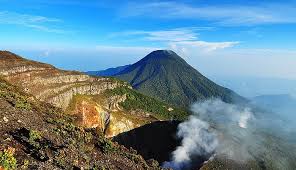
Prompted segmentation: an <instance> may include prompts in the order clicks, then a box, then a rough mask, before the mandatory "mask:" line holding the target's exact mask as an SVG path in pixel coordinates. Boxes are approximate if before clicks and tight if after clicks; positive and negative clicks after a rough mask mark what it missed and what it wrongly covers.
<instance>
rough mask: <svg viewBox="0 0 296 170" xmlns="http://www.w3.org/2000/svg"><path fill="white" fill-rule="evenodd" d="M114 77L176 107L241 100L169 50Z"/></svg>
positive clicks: (153, 53) (147, 57) (152, 56)
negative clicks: (213, 100) (219, 99)
mask: <svg viewBox="0 0 296 170" xmlns="http://www.w3.org/2000/svg"><path fill="white" fill-rule="evenodd" d="M114 76H115V77H117V78H119V79H121V80H124V81H128V82H129V83H130V84H131V85H132V86H133V87H134V88H135V89H137V90H139V91H140V92H142V93H144V94H146V95H150V96H153V97H156V98H158V99H161V100H163V101H166V102H169V103H171V104H175V105H180V106H188V105H189V104H192V103H193V102H196V101H199V100H205V99H208V98H212V97H216V98H221V99H222V100H223V101H225V102H228V103H229V102H234V101H236V100H238V101H241V100H244V99H243V98H242V97H240V96H239V95H237V94H236V93H234V92H233V91H231V90H229V89H227V88H224V87H222V86H219V85H217V84H215V83H214V82H212V81H211V80H209V79H208V78H206V77H205V76H203V75H202V74H201V73H200V72H198V71H197V70H196V69H194V68H193V67H192V66H190V65H189V64H188V63H187V62H186V61H185V60H184V59H182V58H181V57H180V56H179V55H177V54H176V53H175V52H173V51H171V50H157V51H153V52H151V53H150V54H148V55H147V56H146V57H144V58H143V59H141V60H140V61H138V62H136V63H135V64H132V65H130V66H129V67H127V68H125V69H124V70H123V71H121V72H119V73H118V74H116V75H114Z"/></svg>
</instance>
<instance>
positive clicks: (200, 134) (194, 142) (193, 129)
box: [164, 116, 218, 170]
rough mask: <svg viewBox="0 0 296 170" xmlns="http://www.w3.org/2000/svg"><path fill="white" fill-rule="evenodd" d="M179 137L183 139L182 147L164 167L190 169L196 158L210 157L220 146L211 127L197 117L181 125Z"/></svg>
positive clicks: (177, 169) (176, 169) (178, 148)
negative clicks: (210, 130)
mask: <svg viewBox="0 0 296 170" xmlns="http://www.w3.org/2000/svg"><path fill="white" fill-rule="evenodd" d="M177 136H178V137H179V138H182V145H181V146H179V147H177V149H176V150H175V151H174V152H173V153H172V161H171V162H165V163H164V167H170V168H173V169H175V170H179V169H180V170H181V169H186V168H189V167H190V164H191V161H192V159H193V158H194V157H199V156H204V155H209V154H211V153H213V152H214V150H215V148H216V147H217V145H218V141H217V139H216V136H215V135H214V134H213V133H211V132H209V125H208V124H207V123H206V122H203V121H201V120H199V119H197V118H196V117H195V116H191V117H190V118H189V120H188V121H186V122H183V123H181V124H180V125H179V127H178V132H177Z"/></svg>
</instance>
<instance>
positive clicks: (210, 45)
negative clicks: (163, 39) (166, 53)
mask: <svg viewBox="0 0 296 170" xmlns="http://www.w3.org/2000/svg"><path fill="white" fill-rule="evenodd" d="M237 44H239V42H206V41H181V42H172V43H169V48H171V49H172V50H174V51H177V52H179V53H181V55H184V56H188V55H191V54H192V53H198V54H200V53H209V52H213V51H216V50H219V49H225V48H229V47H233V46H235V45H237Z"/></svg>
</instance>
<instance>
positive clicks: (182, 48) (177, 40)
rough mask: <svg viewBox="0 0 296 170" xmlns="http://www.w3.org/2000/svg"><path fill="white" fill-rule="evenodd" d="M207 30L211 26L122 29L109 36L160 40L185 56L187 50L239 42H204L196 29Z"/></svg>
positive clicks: (203, 49) (217, 46)
mask: <svg viewBox="0 0 296 170" xmlns="http://www.w3.org/2000/svg"><path fill="white" fill-rule="evenodd" d="M205 29H207V30H209V29H213V28H211V27H200V28H198V27H188V28H175V29H168V30H154V31H143V30H134V31H124V32H117V33H114V34H112V35H111V37H116V38H118V37H124V39H126V38H128V39H131V40H135V39H138V38H139V37H140V39H142V40H145V41H149V42H161V43H164V44H163V46H164V47H166V48H169V49H172V50H175V51H179V52H182V54H184V55H185V56H186V54H187V51H192V50H195V51H196V50H199V52H212V51H216V50H219V49H224V48H229V47H233V46H234V45H237V44H239V42H237V41H233V42H231V41H230V42H206V41H202V40H199V38H198V33H197V31H198V30H205Z"/></svg>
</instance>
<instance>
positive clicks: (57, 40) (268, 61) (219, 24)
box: [0, 0, 296, 79]
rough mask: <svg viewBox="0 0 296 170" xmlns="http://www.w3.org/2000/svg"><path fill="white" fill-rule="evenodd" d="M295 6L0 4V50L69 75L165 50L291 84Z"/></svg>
mask: <svg viewBox="0 0 296 170" xmlns="http://www.w3.org/2000/svg"><path fill="white" fill-rule="evenodd" d="M295 11H296V2H295V1H274V0H253V1H252V0H249V1H242V0H238V1H235V2H233V1H230V0H219V1H211V0H182V1H153V0H149V1H148V0H147V1H143V0H137V1H131V0H129V1H127V0H121V1H112V0H108V1H107V0H88V1H87V2H86V1H84V0H22V1H19V0H0V37H1V42H0V49H3V50H4V49H7V50H11V51H13V52H15V53H18V54H21V55H23V56H25V57H27V58H30V59H34V60H38V61H43V62H48V63H51V64H54V65H55V66H57V67H59V68H65V69H71V70H82V71H86V70H100V69H104V68H108V67H114V66H119V65H125V64H130V63H133V62H136V61H137V60H139V59H140V58H142V57H144V56H145V55H146V54H148V53H149V52H151V51H152V50H155V49H172V50H174V51H175V52H177V53H178V54H180V55H181V56H182V57H183V58H184V59H185V60H186V61H187V62H189V64H191V65H193V66H194V67H195V68H197V69H198V70H199V71H201V72H202V73H204V74H206V75H209V76H212V77H215V76H217V77H218V76H220V77H221V76H222V77H223V76H224V77H226V76H249V77H252V76H253V77H269V78H285V79H296V67H295V65H296V45H295V44H296V38H295V37H296V12H295Z"/></svg>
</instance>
